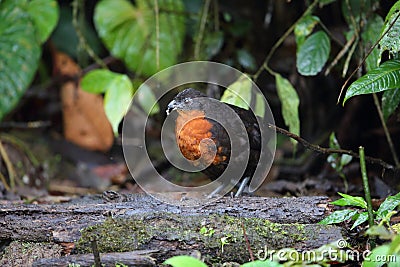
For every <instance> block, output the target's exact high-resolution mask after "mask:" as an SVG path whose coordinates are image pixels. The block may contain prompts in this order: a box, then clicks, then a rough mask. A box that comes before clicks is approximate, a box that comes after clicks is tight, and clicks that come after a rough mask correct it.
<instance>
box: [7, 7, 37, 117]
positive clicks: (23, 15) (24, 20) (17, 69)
mask: <svg viewBox="0 0 400 267" xmlns="http://www.w3.org/2000/svg"><path fill="white" fill-rule="evenodd" d="M22 3H25V1H12V0H4V1H1V2H0V81H1V83H0V95H1V97H0V120H1V119H2V118H3V117H4V115H6V114H7V113H8V112H10V111H11V110H12V109H13V108H14V107H15V106H16V105H17V103H18V101H19V100H20V98H21V97H22V95H23V94H24V93H25V91H26V89H27V88H28V86H29V84H30V83H31V81H32V79H33V77H34V75H35V73H36V69H37V67H38V63H39V58H40V55H41V50H40V46H39V43H38V41H37V37H36V31H35V26H34V24H33V22H32V20H31V17H30V16H29V14H28V13H27V12H26V11H25V10H24V9H23V8H22V7H21V6H23V4H22Z"/></svg>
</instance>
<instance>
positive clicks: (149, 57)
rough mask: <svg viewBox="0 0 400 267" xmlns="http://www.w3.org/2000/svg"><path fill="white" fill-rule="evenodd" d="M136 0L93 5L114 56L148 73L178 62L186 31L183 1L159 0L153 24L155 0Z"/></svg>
mask: <svg viewBox="0 0 400 267" xmlns="http://www.w3.org/2000/svg"><path fill="white" fill-rule="evenodd" d="M135 3H136V5H135V6H133V5H132V4H131V3H130V2H129V1H127V0H102V1H100V2H99V3H98V4H97V5H96V8H95V14H94V22H95V26H96V29H97V31H98V33H99V35H100V37H101V39H102V40H103V42H104V43H105V45H106V47H107V48H108V49H109V50H111V53H112V54H113V55H114V56H116V57H118V58H121V59H122V60H123V61H124V62H125V64H126V65H127V66H128V67H129V68H130V69H131V70H133V71H135V72H138V73H143V74H145V75H147V76H150V75H153V74H154V73H156V72H157V71H159V70H161V69H164V68H166V67H169V66H171V65H173V64H176V63H177V60H178V55H179V54H180V52H181V51H182V45H183V38H184V33H185V27H184V19H185V18H184V16H183V15H182V12H183V11H184V10H183V4H182V1H180V0H158V18H159V23H158V25H156V12H155V7H154V1H146V0H137V1H135ZM171 10H173V12H171ZM157 26H158V27H157ZM157 30H158V33H159V34H157ZM157 55H159V65H158V64H157Z"/></svg>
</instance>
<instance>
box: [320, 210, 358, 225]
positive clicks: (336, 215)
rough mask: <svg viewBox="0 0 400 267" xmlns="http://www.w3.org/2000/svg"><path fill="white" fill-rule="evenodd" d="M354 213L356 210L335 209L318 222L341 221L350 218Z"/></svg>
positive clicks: (332, 222)
mask: <svg viewBox="0 0 400 267" xmlns="http://www.w3.org/2000/svg"><path fill="white" fill-rule="evenodd" d="M356 213H357V211H356V210H337V211H334V212H333V213H332V214H330V215H329V216H328V217H326V218H324V219H323V220H322V221H320V222H319V224H334V223H341V222H344V221H347V220H349V219H351V218H352V217H353V216H354V215H356Z"/></svg>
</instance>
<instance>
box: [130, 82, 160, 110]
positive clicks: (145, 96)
mask: <svg viewBox="0 0 400 267" xmlns="http://www.w3.org/2000/svg"><path fill="white" fill-rule="evenodd" d="M136 93H137V94H138V101H139V104H140V105H141V106H142V108H143V109H144V111H145V112H146V114H148V115H153V114H156V113H158V112H160V106H159V105H158V103H157V100H156V97H155V95H154V93H153V91H151V88H150V87H149V86H147V85H146V84H143V88H141V89H140V90H138V91H137V92H136Z"/></svg>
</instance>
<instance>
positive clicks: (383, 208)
mask: <svg viewBox="0 0 400 267" xmlns="http://www.w3.org/2000/svg"><path fill="white" fill-rule="evenodd" d="M399 204H400V193H397V194H396V195H394V196H389V197H387V198H386V199H385V201H383V203H382V204H381V205H380V206H379V209H378V211H377V212H376V217H377V218H378V219H380V218H383V217H384V216H385V215H384V214H385V213H386V214H387V213H389V212H391V211H393V210H394V209H395V208H397V206H399Z"/></svg>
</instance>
